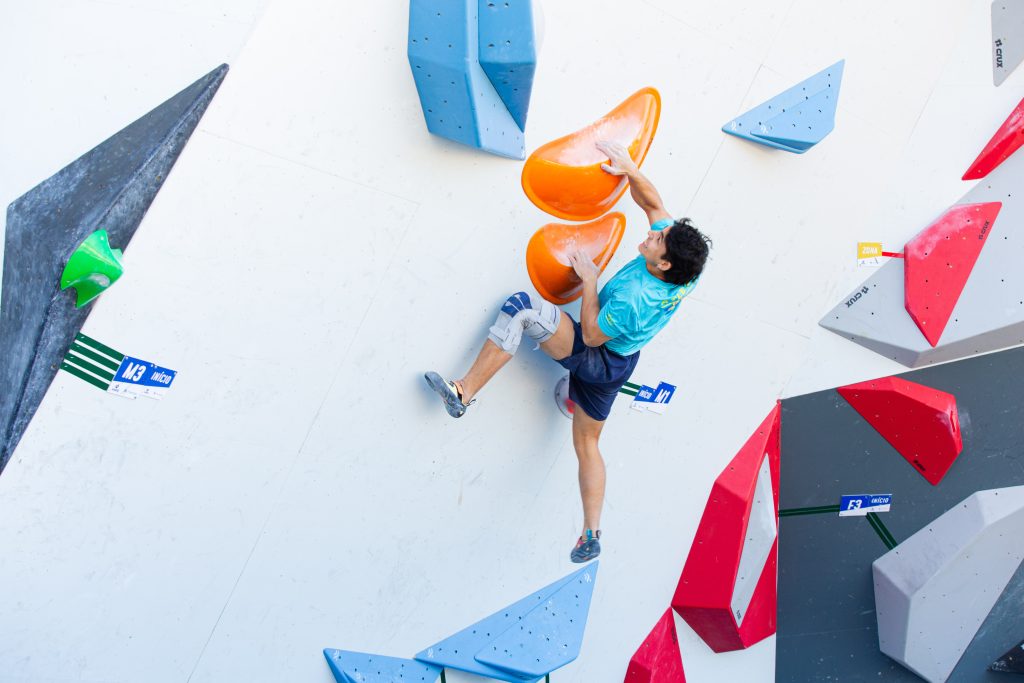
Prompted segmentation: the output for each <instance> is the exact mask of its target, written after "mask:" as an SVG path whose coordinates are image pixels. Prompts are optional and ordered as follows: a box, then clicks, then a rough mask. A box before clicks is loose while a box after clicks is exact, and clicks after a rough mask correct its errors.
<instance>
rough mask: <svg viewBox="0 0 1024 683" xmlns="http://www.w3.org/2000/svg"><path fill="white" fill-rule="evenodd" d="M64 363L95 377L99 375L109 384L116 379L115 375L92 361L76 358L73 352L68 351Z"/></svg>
mask: <svg viewBox="0 0 1024 683" xmlns="http://www.w3.org/2000/svg"><path fill="white" fill-rule="evenodd" d="M64 362H65V363H66V364H68V365H71V366H72V367H78V368H79V369H80V370H83V371H85V372H91V373H92V374H94V375H99V376H100V377H102V378H103V379H105V380H107V382H111V381H113V379H114V373H112V372H109V371H107V370H105V369H103V368H102V367H101V366H99V365H96V364H95V363H93V362H92V361H90V360H88V359H86V358H81V357H79V356H76V355H75V354H74V353H73V352H71V351H68V352H67V354H66V355H65V356H64Z"/></svg>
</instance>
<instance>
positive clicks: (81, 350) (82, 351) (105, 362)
mask: <svg viewBox="0 0 1024 683" xmlns="http://www.w3.org/2000/svg"><path fill="white" fill-rule="evenodd" d="M71 351H74V352H75V353H77V354H78V355H80V356H85V357H86V358H88V359H89V360H93V361H96V362H97V363H99V364H100V365H102V366H104V367H106V368H109V369H110V370H113V371H114V372H117V369H118V368H119V367H121V363H120V362H118V361H114V360H111V359H110V358H108V357H107V356H103V355H100V354H98V353H96V352H95V351H93V350H92V349H87V348H86V347H84V346H82V345H81V344H79V343H78V342H71V348H70V349H68V353H70V352H71ZM64 357H65V358H67V354H65V355H64Z"/></svg>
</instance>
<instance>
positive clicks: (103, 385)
mask: <svg viewBox="0 0 1024 683" xmlns="http://www.w3.org/2000/svg"><path fill="white" fill-rule="evenodd" d="M60 369H61V370H63V371H65V372H69V373H71V374H72V375H74V376H75V377H77V378H79V379H84V380H85V381H86V382H88V383H89V384H91V385H93V386H94V387H99V388H100V389H103V390H104V391H106V390H107V389H108V388H109V387H110V383H109V382H104V381H103V380H101V379H99V378H98V377H93V376H92V375H90V374H89V373H87V372H82V371H81V370H79V369H78V368H76V367H75V366H73V365H68V364H67V363H61V364H60ZM111 376H113V375H111Z"/></svg>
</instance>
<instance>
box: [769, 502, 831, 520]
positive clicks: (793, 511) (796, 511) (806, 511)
mask: <svg viewBox="0 0 1024 683" xmlns="http://www.w3.org/2000/svg"><path fill="white" fill-rule="evenodd" d="M829 512H832V513H838V512H839V505H838V504H836V505H819V506H817V507H810V508H790V509H789V510H779V517H796V516H797V515H823V514H826V513H829Z"/></svg>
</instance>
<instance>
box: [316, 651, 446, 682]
mask: <svg viewBox="0 0 1024 683" xmlns="http://www.w3.org/2000/svg"><path fill="white" fill-rule="evenodd" d="M324 657H326V658H327V664H328V666H330V667H331V673H333V674H334V678H335V680H336V681H338V683H434V682H435V681H436V680H437V677H438V676H440V675H441V667H439V666H434V665H433V664H426V663H424V662H417V661H416V660H413V659H399V658H397V657H383V656H381V655H371V654H366V653H364V652H349V651H348V650H333V649H331V648H327V649H325V650H324Z"/></svg>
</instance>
